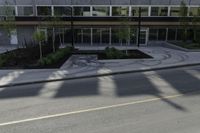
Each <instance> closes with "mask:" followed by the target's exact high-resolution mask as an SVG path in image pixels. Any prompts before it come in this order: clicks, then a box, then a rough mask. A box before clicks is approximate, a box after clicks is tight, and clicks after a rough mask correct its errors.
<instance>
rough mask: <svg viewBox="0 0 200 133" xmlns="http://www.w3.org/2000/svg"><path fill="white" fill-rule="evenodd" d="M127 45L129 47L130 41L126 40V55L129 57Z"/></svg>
mask: <svg viewBox="0 0 200 133" xmlns="http://www.w3.org/2000/svg"><path fill="white" fill-rule="evenodd" d="M127 45H128V41H127V40H126V55H128V47H127Z"/></svg>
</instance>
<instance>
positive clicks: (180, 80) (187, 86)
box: [0, 70, 200, 112]
mask: <svg viewBox="0 0 200 133" xmlns="http://www.w3.org/2000/svg"><path fill="white" fill-rule="evenodd" d="M198 71H200V70H198ZM155 73H156V74H157V75H159V76H160V78H162V79H163V80H165V81H166V82H167V83H168V84H169V85H171V86H172V88H170V89H174V90H175V91H177V92H178V93H179V94H185V93H188V92H194V91H198V90H200V80H199V79H198V78H196V77H194V76H193V75H191V74H188V73H186V72H185V71H184V70H176V71H175V70H172V71H157V72H155ZM107 77H108V76H107ZM109 78H110V79H105V80H103V82H101V83H100V78H98V77H97V78H87V79H80V80H69V81H62V82H61V81H59V82H60V85H59V86H51V85H50V86H46V85H47V84H49V83H46V84H34V85H26V86H16V87H8V88H2V89H0V99H8V98H21V97H34V96H39V95H40V93H41V91H42V90H44V88H45V87H46V88H45V89H46V90H47V92H44V93H49V91H54V95H53V96H52V97H50V98H65V97H69V98H70V97H79V96H99V95H101V93H100V90H101V89H102V86H100V85H99V84H103V87H105V88H103V89H104V90H106V91H105V93H107V90H109V89H113V90H114V91H113V93H114V96H116V97H119V98H121V97H134V96H138V95H150V96H154V97H156V98H159V99H161V100H162V101H163V102H165V103H167V104H168V105H170V106H171V107H173V108H175V109H177V110H180V111H183V112H187V109H186V108H185V107H183V106H181V105H179V104H178V103H175V102H173V101H172V100H170V99H167V98H165V97H164V96H163V92H162V91H161V90H160V88H159V87H158V86H155V85H154V84H153V83H152V82H151V81H150V80H149V78H147V75H145V74H143V73H137V74H132V73H130V74H123V75H113V76H110V77H109ZM158 82H159V81H158ZM55 83H58V82H55ZM165 89H167V88H165ZM101 91H102V90H101ZM196 95H199V93H196Z"/></svg>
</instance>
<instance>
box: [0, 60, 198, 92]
mask: <svg viewBox="0 0 200 133" xmlns="http://www.w3.org/2000/svg"><path fill="white" fill-rule="evenodd" d="M199 65H200V63H193V64H185V65H177V66H168V67H160V68H149V69H144V70H128V71H121V72H120V71H119V72H111V73H105V74H93V75H87V76H77V77H67V78H60V79H49V80H40V81H30V82H21V83H10V84H7V85H0V88H3V87H14V86H23V85H31V84H40V83H49V82H57V81H65V80H75V79H85V78H93V77H103V76H109V75H120V74H127V73H138V72H147V71H157V70H166V69H174V68H182V67H191V66H199Z"/></svg>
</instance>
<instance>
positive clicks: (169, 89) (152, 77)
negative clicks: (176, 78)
mask: <svg viewBox="0 0 200 133" xmlns="http://www.w3.org/2000/svg"><path fill="white" fill-rule="evenodd" d="M144 74H145V75H146V78H148V79H149V81H150V82H151V83H152V84H153V85H154V86H155V87H156V88H158V89H159V91H160V92H161V94H160V95H162V93H163V94H166V93H167V94H177V93H179V92H178V91H177V89H176V88H174V87H173V86H172V85H171V84H170V83H169V82H167V81H166V80H165V79H163V78H162V77H161V76H160V75H158V74H157V73H156V72H154V71H150V72H144Z"/></svg>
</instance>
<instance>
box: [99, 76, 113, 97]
mask: <svg viewBox="0 0 200 133" xmlns="http://www.w3.org/2000/svg"><path fill="white" fill-rule="evenodd" d="M113 78H114V77H113V76H106V77H99V78H98V88H99V91H100V93H101V95H104V96H114V95H115V90H116V83H115V81H114V79H113Z"/></svg>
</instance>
